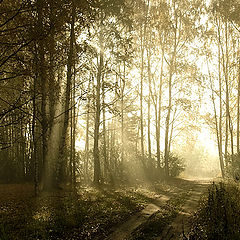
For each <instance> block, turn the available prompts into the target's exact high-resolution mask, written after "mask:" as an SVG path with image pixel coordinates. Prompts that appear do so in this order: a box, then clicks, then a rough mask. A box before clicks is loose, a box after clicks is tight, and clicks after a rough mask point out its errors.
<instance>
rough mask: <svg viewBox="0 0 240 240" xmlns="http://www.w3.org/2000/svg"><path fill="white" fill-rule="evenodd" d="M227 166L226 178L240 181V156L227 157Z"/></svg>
mask: <svg viewBox="0 0 240 240" xmlns="http://www.w3.org/2000/svg"><path fill="white" fill-rule="evenodd" d="M225 159H226V163H227V166H226V168H225V171H226V176H227V177H229V178H233V179H234V180H239V179H240V155H239V154H234V155H227V156H226V158H225Z"/></svg>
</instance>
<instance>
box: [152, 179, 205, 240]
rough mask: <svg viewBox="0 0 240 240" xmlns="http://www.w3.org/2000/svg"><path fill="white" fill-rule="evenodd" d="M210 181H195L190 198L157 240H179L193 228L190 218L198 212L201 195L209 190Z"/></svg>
mask: <svg viewBox="0 0 240 240" xmlns="http://www.w3.org/2000/svg"><path fill="white" fill-rule="evenodd" d="M208 186H209V181H200V180H199V181H194V182H193V186H192V188H191V189H190V195H189V198H188V199H187V200H186V202H185V204H184V205H183V207H182V210H181V211H180V212H179V213H178V215H177V217H176V218H175V219H174V220H173V221H172V223H171V224H169V225H168V226H167V227H166V228H165V229H164V230H163V232H162V234H161V236H159V237H157V238H156V240H179V239H182V238H183V237H184V235H185V234H187V233H188V232H189V230H190V227H191V222H190V221H189V220H190V218H189V217H190V216H191V215H192V214H193V213H194V212H195V211H196V209H197V207H198V203H199V200H200V197H201V195H202V194H203V193H204V192H205V191H206V190H207V187H208Z"/></svg>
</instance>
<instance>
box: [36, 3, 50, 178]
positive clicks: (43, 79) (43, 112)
mask: <svg viewBox="0 0 240 240" xmlns="http://www.w3.org/2000/svg"><path fill="white" fill-rule="evenodd" d="M37 14H38V26H39V32H40V34H41V36H40V39H39V41H38V55H39V63H38V66H39V75H38V77H39V80H40V86H41V89H40V91H41V126H42V132H41V135H42V169H41V170H42V171H41V172H42V173H41V178H42V179H41V181H42V182H43V181H45V180H46V179H47V178H48V168H49V166H48V163H47V162H46V154H47V114H46V99H47V92H46V91H47V85H46V84H47V79H46V69H45V68H46V66H45V65H46V64H45V53H44V36H43V32H44V31H43V1H42V0H38V1H37Z"/></svg>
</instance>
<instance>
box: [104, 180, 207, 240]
mask: <svg viewBox="0 0 240 240" xmlns="http://www.w3.org/2000/svg"><path fill="white" fill-rule="evenodd" d="M183 181H184V182H180V183H176V185H178V186H177V188H176V187H175V188H173V189H172V190H171V191H169V192H164V193H162V194H161V193H160V194H158V195H156V196H155V198H154V199H153V200H152V202H150V203H148V204H147V205H146V206H145V208H144V209H143V210H142V211H141V212H138V213H136V214H134V215H133V216H131V217H130V218H129V219H128V220H127V221H126V222H124V223H122V224H121V225H119V226H115V227H114V228H113V229H112V233H111V234H110V235H109V236H108V237H107V238H106V239H107V240H127V239H135V238H132V234H133V233H134V231H135V230H136V229H141V226H142V225H144V224H145V223H146V222H147V221H148V220H149V219H150V218H151V217H152V216H153V215H154V214H156V213H157V212H159V211H160V210H161V208H164V207H165V205H166V204H167V203H168V201H169V200H172V201H174V199H175V198H177V197H178V196H179V194H183V195H184V193H186V198H185V200H184V203H183V205H182V207H181V210H180V211H179V212H178V213H177V216H176V217H175V218H174V219H173V220H172V221H171V222H170V223H169V224H168V225H167V226H165V228H164V229H163V231H162V232H161V234H160V235H159V236H157V237H156V238H155V239H156V240H179V239H181V238H182V236H183V234H184V233H187V232H188V231H189V230H190V227H191V222H190V220H189V219H190V216H191V215H192V214H193V213H194V212H195V211H196V209H197V206H198V203H199V200H200V197H201V196H202V194H203V193H204V192H206V190H207V187H208V186H209V184H210V181H209V180H186V181H185V180H183ZM136 239H137V238H136ZM151 239H153V238H151Z"/></svg>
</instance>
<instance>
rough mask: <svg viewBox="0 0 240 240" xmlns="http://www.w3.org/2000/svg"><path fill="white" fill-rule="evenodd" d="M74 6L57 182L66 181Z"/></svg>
mask: <svg viewBox="0 0 240 240" xmlns="http://www.w3.org/2000/svg"><path fill="white" fill-rule="evenodd" d="M74 28H75V4H74V0H73V1H72V16H71V30H70V43H69V53H68V62H67V83H66V90H65V96H64V103H65V105H64V120H63V128H62V134H61V142H60V149H59V159H58V161H59V163H60V166H59V176H58V178H59V179H58V180H59V181H65V180H66V170H67V158H66V157H65V156H64V153H65V150H66V137H67V129H68V125H69V111H70V109H69V108H70V93H71V81H72V76H73V65H74V58H73V51H74V40H75V31H74Z"/></svg>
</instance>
